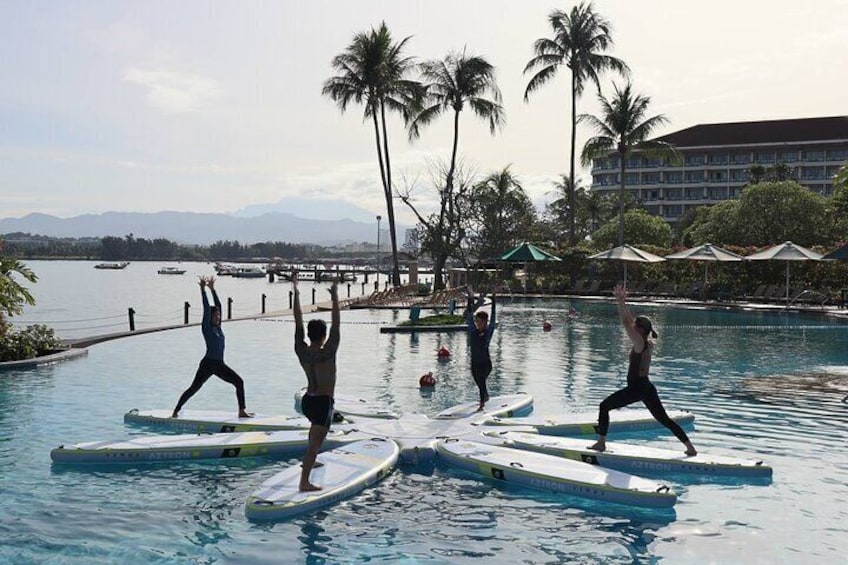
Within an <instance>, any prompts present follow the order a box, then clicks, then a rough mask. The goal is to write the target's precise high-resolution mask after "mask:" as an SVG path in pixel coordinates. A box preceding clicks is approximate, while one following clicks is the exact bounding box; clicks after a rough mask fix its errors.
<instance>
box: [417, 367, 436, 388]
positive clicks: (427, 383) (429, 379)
mask: <svg viewBox="0 0 848 565" xmlns="http://www.w3.org/2000/svg"><path fill="white" fill-rule="evenodd" d="M418 386H420V387H421V388H428V387H434V386H436V377H434V376H433V373H432V371H431V372H429V373H426V374H424V375H421V378H420V379H418Z"/></svg>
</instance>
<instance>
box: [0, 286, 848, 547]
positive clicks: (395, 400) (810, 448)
mask: <svg viewBox="0 0 848 565" xmlns="http://www.w3.org/2000/svg"><path fill="white" fill-rule="evenodd" d="M570 305H575V306H576V307H577V308H578V310H580V312H581V316H580V317H579V318H578V319H576V320H569V319H568V316H567V311H568V307H569V306H570ZM635 309H636V310H637V311H639V312H645V313H647V314H649V315H651V316H652V317H653V318H654V320H655V325H656V327H657V329H658V331H659V333H660V340H659V342H658V345H657V349H656V353H655V360H654V367H653V372H652V378H653V380H654V382H655V383H656V384H657V386H658V388H659V390H660V395H661V397H662V398H663V399H664V401H665V403H666V406H667V407H668V408H675V409H688V410H691V411H693V412H694V413H695V414H696V423H695V430H694V431H693V432H691V434H690V435H691V437H692V439H693V441H694V442H695V445H696V446H697V447H698V448H699V449H700V450H702V451H712V452H716V453H724V454H738V451H737V450H741V451H744V453H745V454H747V455H750V456H752V457H758V458H762V459H764V460H765V461H767V462H768V463H769V464H771V465H772V466H773V467H774V479H773V481H772V482H771V483H770V484H756V483H750V482H745V481H737V480H728V479H722V480H693V479H691V478H689V479H687V478H685V477H672V479H671V484H672V486H673V488H674V489H675V490H676V491H677V492H678V494H679V501H678V504H677V506H676V510H675V512H674V513H671V514H669V513H657V512H651V511H644V510H632V509H629V508H627V507H621V506H617V505H610V504H601V503H591V502H586V501H583V500H580V499H577V498H567V497H563V496H560V495H554V494H549V493H545V492H539V491H533V490H529V489H524V488H518V487H512V486H504V485H500V484H496V483H493V482H491V481H487V480H481V479H478V478H477V477H475V476H472V475H468V474H465V473H463V472H459V471H455V470H452V469H451V468H448V467H443V466H442V465H440V464H436V465H422V466H406V467H399V468H398V469H397V470H396V471H395V473H393V474H392V475H391V476H389V477H388V478H387V479H386V480H385V481H383V482H382V483H380V484H379V485H377V486H376V487H374V488H372V489H370V490H367V491H365V492H364V493H363V494H361V495H360V496H357V497H355V498H353V499H350V500H348V501H346V502H344V503H342V504H339V505H338V506H335V507H332V508H329V509H327V510H326V511H322V512H318V513H315V514H312V515H308V516H305V517H302V518H299V519H295V520H292V521H289V522H283V523H277V524H265V525H257V524H252V523H250V522H248V521H247V520H246V519H245V518H244V511H243V504H244V500H245V498H246V497H247V495H248V494H249V492H250V491H251V490H253V488H254V487H255V486H256V485H258V484H259V483H260V482H262V480H264V479H265V478H267V477H269V476H271V475H273V474H274V473H275V472H276V471H277V470H278V469H279V468H280V467H281V466H282V465H284V464H289V463H291V462H277V461H270V460H261V459H258V460H245V461H236V462H229V461H228V462H223V463H204V464H201V463H186V464H172V465H159V466H136V467H110V468H94V469H69V468H64V469H62V468H52V467H51V464H50V457H49V451H50V449H51V448H53V447H56V446H57V445H58V444H61V443H75V442H80V441H88V440H96V439H112V438H120V437H124V436H126V435H129V434H140V433H149V432H145V431H143V430H139V429H133V428H129V427H125V426H124V424H123V422H122V418H123V414H124V413H125V412H126V411H127V410H129V409H131V408H134V407H138V408H170V407H171V406H172V405H173V404H174V402H175V401H176V398H177V396H178V395H179V394H180V392H181V391H182V390H183V389H184V388H185V387H186V386H187V385H188V383H189V382H190V380H191V377H192V375H193V373H194V370H195V368H196V364H197V361H198V360H199V357H200V356H201V355H202V353H203V344H202V339H201V337H200V331H199V329H198V328H185V329H179V330H174V331H170V332H165V333H160V334H150V335H144V336H138V337H133V338H128V339H123V340H118V341H114V342H109V343H104V344H101V345H98V346H95V347H92V348H91V349H90V352H89V355H88V356H87V357H85V358H81V359H78V360H74V361H70V362H67V363H63V364H59V365H55V366H51V367H44V368H40V369H38V370H31V371H18V372H6V373H0V563H16V564H17V563H86V564H88V563H269V564H270V563H382V562H389V561H391V562H397V563H570V562H580V563H597V562H600V563H633V562H637V563H657V562H665V563H844V562H845V559H846V555H848V448H846V444H848V404H845V403H843V402H842V399H843V398H844V397H845V395H846V394H848V324H846V323H845V322H844V321H842V322H839V321H832V320H830V321H829V320H825V319H823V318H815V317H805V316H802V315H798V314H788V315H787V314H777V313H771V314H763V313H746V312H737V311H734V312H731V311H705V310H694V309H682V308H672V307H667V306H659V305H640V306H637V307H635ZM406 315H407V314H406V313H405V312H387V311H352V312H345V313H343V319H342V321H343V324H344V325H343V328H342V346H341V349H340V353H339V361H340V363H339V365H340V371H339V392H343V393H344V394H349V395H355V396H362V397H373V398H379V399H381V400H382V401H384V402H385V403H387V404H389V405H390V406H392V407H393V408H395V409H396V410H399V411H405V412H423V413H427V414H435V413H436V412H438V411H439V410H442V409H444V408H447V407H449V406H451V405H453V404H455V403H456V402H459V401H466V400H472V399H474V397H475V389H474V387H473V384H472V383H471V377H470V375H469V371H468V359H467V349H466V340H465V336H464V335H463V334H461V333H459V334H419V335H414V336H412V335H405V334H380V333H379V327H380V325H384V324H390V323H394V322H395V321H398V320H400V319H402V318H404V317H405V316H406ZM545 320H549V321H551V322H552V324H553V331H551V332H543V331H542V323H543V321H545ZM499 321H500V327H499V329H498V331H497V332H495V337H494V340H493V343H492V353H493V360H494V365H495V369H494V372H493V374H492V377H491V378H490V385H491V389H492V393H493V394H508V393H513V392H519V391H526V392H529V393H530V394H532V395H533V397H534V398H535V401H536V408H535V411H536V413H537V414H557V413H562V412H574V411H583V410H586V409H594V408H595V407H596V405H597V403H598V402H599V401H600V400H601V399H602V398H603V397H604V396H606V395H607V394H609V393H610V392H612V391H613V390H615V389H616V388H618V387H619V386H621V385H622V384H623V382H624V379H625V376H624V369H625V358H626V354H627V350H628V343H627V341H626V337H625V335H624V334H623V332H622V331H621V329H620V326H619V325H618V322H617V317H616V314H615V310H614V308H613V306H612V304H611V303H606V302H588V301H586V302H570V301H566V300H537V301H526V302H524V301H514V302H509V301H507V302H505V303H504V304H503V305H502V308H501V311H500V315H499ZM225 331H226V334H227V360H228V362H229V364H230V365H231V366H232V367H234V368H235V369H236V370H237V371H239V372H240V373H241V374H242V376H243V377H244V378H245V381H246V387H247V402H248V408H249V409H251V410H255V411H261V412H273V413H287V414H293V413H294V410H293V400H292V398H293V394H294V392H295V391H296V390H297V389H298V388H300V387H301V386H302V383H303V381H304V377H303V375H302V372H301V370H300V367H299V366H298V365H297V363H296V360H295V357H294V353H293V350H292V338H293V331H294V327H293V324H292V323H291V321H290V320H288V319H279V320H269V321H255V322H234V323H230V324H227V325H226V326H225ZM442 345H444V346H446V347H448V348H449V349H450V350H451V351H452V352H453V355H452V357H451V358H450V360H449V361H447V362H439V361H438V360H437V358H436V351H437V349H438V348H439V347H440V346H442ZM430 370H432V371H433V373H434V375H435V376H436V377H437V378H438V381H439V383H438V385H437V387H436V390H435V392H434V393H433V394H432V395H429V396H425V395H422V393H421V392H420V391H419V388H418V378H419V376H420V375H421V374H423V373H425V372H427V371H430ZM234 405H235V395H234V394H233V390H232V388H231V387H229V386H228V385H226V384H225V383H223V382H221V381H218V380H216V379H213V380H210V381H209V383H207V385H206V386H205V387H204V388H203V389H202V390H201V392H200V393H198V395H197V396H195V397H194V398H193V399H192V400H191V401H190V402H189V404H188V406H187V407H189V408H196V409H220V408H227V407H231V406H234ZM614 439H616V438H615V436H611V440H614ZM620 439H626V440H628V441H637V442H651V444H652V445H656V446H664V447H672V448H677V447H678V446H679V444H678V443H677V442H676V440H675V439H674V438H673V437H672V436H671V434H669V433H659V434H643V435H629V436H621V438H620Z"/></svg>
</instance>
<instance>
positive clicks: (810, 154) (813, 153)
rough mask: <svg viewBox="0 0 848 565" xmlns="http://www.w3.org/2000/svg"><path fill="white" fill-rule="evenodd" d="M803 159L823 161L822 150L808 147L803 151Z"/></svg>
mask: <svg viewBox="0 0 848 565" xmlns="http://www.w3.org/2000/svg"><path fill="white" fill-rule="evenodd" d="M803 160H804V161H824V151H821V150H818V149H808V150H806V151H804V159H803Z"/></svg>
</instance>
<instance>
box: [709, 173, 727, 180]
mask: <svg viewBox="0 0 848 565" xmlns="http://www.w3.org/2000/svg"><path fill="white" fill-rule="evenodd" d="M709 178H710V182H727V171H710V173H709Z"/></svg>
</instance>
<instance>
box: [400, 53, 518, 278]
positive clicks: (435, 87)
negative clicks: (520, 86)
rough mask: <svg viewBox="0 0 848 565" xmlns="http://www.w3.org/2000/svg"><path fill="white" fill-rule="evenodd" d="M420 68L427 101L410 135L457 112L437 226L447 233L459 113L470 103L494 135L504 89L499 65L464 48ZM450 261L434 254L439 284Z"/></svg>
mask: <svg viewBox="0 0 848 565" xmlns="http://www.w3.org/2000/svg"><path fill="white" fill-rule="evenodd" d="M420 70H421V77H422V79H423V82H424V99H423V100H424V101H423V103H422V107H421V109H420V111H419V112H418V114H417V115H416V116H415V117H414V119H413V120H412V121H411V124H410V127H409V137H410V138H411V139H414V138H417V137H418V136H419V135H420V131H421V128H422V127H424V126H426V125H428V124H430V123H432V122H433V121H434V120H435V119H436V118H437V117H438V116H440V115H441V114H442V112H446V111H451V110H452V111H453V144H452V148H451V158H450V163H449V165H448V170H447V174H446V176H445V188H444V194H443V195H442V198H441V202H442V204H443V205H442V206H441V209H440V212H439V218H438V220H437V226H436V227H435V232H436V233H444V231H445V230H444V225H445V222H446V221H447V220H448V218H452V217H455V216H456V213H455V211H454V210H453V206H454V204H455V202H456V199H455V198H454V196H453V192H454V181H455V179H454V177H455V175H456V167H457V154H458V149H459V115H460V113H461V112H462V111H463V110H464V109H465V108H466V106H467V107H468V108H470V109H471V111H473V112H474V113H475V114H476V115H477V116H478V117H479V118H481V119H483V120H485V121H486V122H488V124H489V131H490V132H491V133H492V134H494V133H495V132H496V131H497V130H498V129H499V128H500V127H502V126H503V123H504V110H503V106H501V92H500V90H499V89H498V86H497V83H496V82H495V68H494V67H493V66H492V65H491V64H490V63H489V62H488V61H487V60H486V59H485V58H483V57H480V56H475V55H469V54H467V53H466V51H465V50H464V49H463V51H462V52H461V53H457V52H451V53H448V55H447V56H446V57H445V58H444V59H442V60H438V61H426V62H424V63H422V64H421V67H420ZM446 260H447V257H433V263H434V265H433V268H434V276H435V280H436V281H437V283H436V284H440V283H439V274H440V269H441V267H443V266H444V262H445V261H446ZM436 271H438V272H436Z"/></svg>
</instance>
